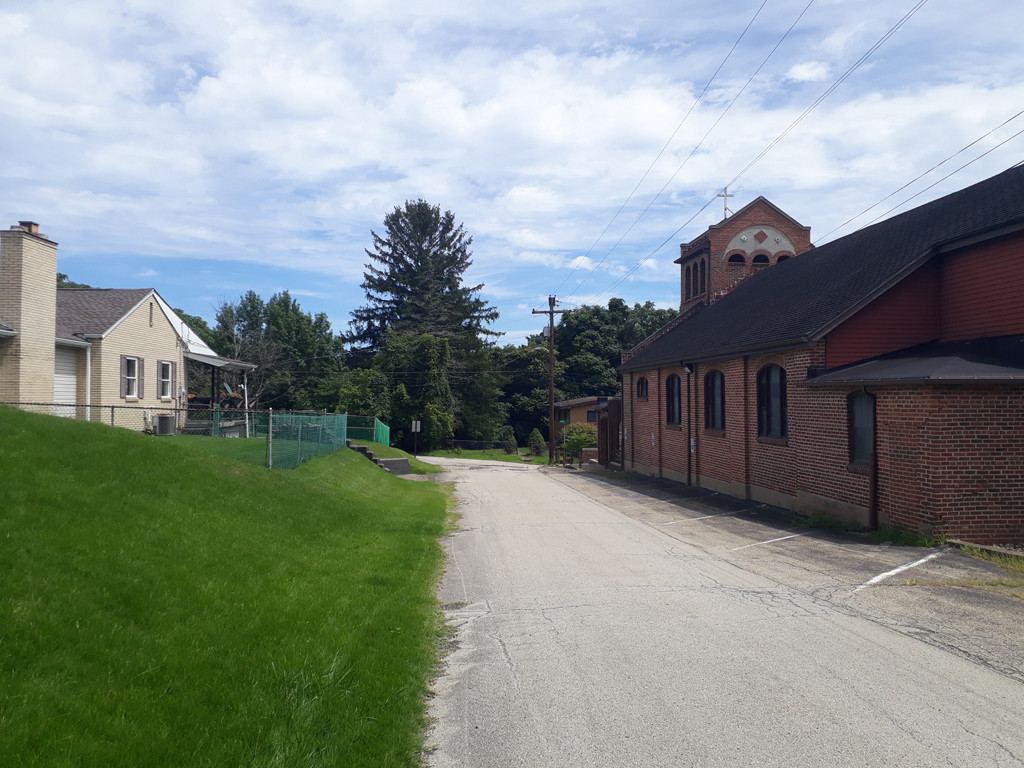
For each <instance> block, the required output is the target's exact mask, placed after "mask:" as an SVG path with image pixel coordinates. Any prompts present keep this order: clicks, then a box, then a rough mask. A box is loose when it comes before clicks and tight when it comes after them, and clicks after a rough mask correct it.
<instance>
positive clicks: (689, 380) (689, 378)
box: [683, 365, 693, 485]
mask: <svg viewBox="0 0 1024 768" xmlns="http://www.w3.org/2000/svg"><path fill="white" fill-rule="evenodd" d="M683 370H684V371H686V484H687V485H693V424H692V423H691V422H692V419H693V413H692V410H693V405H692V403H693V400H692V397H691V392H692V390H693V367H692V366H690V365H684V366H683Z"/></svg>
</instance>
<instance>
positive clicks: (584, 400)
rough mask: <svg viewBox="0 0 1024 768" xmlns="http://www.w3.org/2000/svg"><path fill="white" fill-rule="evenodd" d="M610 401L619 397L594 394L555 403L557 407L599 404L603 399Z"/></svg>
mask: <svg viewBox="0 0 1024 768" xmlns="http://www.w3.org/2000/svg"><path fill="white" fill-rule="evenodd" d="M602 400H603V401H604V402H606V403H607V402H608V401H609V400H618V398H617V397H607V396H605V395H600V396H598V395H593V396H591V397H577V398H576V399H574V400H562V401H561V402H559V403H555V407H556V408H578V407H579V406H581V405H598V404H599V403H600V402H601V401H602Z"/></svg>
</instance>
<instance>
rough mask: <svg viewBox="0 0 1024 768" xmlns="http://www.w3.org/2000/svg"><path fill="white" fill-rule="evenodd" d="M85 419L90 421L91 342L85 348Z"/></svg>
mask: <svg viewBox="0 0 1024 768" xmlns="http://www.w3.org/2000/svg"><path fill="white" fill-rule="evenodd" d="M85 420H86V421H92V344H90V345H89V346H88V347H86V348H85Z"/></svg>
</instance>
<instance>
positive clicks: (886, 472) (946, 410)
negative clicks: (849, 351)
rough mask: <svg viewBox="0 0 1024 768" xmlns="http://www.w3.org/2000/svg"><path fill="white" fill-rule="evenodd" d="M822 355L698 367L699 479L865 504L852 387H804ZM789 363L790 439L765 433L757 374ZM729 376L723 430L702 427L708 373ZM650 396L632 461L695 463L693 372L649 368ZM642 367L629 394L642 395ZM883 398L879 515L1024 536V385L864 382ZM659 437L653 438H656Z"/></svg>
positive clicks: (632, 408)
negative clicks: (679, 420)
mask: <svg viewBox="0 0 1024 768" xmlns="http://www.w3.org/2000/svg"><path fill="white" fill-rule="evenodd" d="M823 361H824V345H823V344H820V345H818V346H817V347H815V348H811V349H804V350H797V351H793V352H789V353H786V354H784V355H778V356H755V357H751V358H749V359H743V358H737V359H732V360H727V361H722V362H716V363H714V364H701V365H698V366H697V367H696V369H695V372H694V375H693V397H692V407H691V409H690V413H691V414H692V418H693V419H694V421H693V423H692V424H691V428H692V435H693V438H694V443H695V448H696V451H695V453H694V454H693V456H692V464H691V470H692V473H693V475H692V476H693V482H694V483H696V482H697V481H698V480H697V479H698V478H699V477H703V478H707V479H714V480H717V481H719V482H722V483H732V484H739V485H740V486H743V485H749V486H750V487H751V489H752V492H751V495H753V496H754V497H755V498H756V497H763V496H764V491H768V492H773V493H776V494H780V495H781V496H783V497H795V496H796V495H797V494H798V493H804V494H811V495H814V496H821V497H824V498H826V499H831V500H835V501H838V502H841V503H843V504H848V505H853V506H855V507H859V508H863V509H866V508H868V507H869V506H870V503H871V478H870V476H869V475H868V474H867V473H866V472H865V471H863V470H858V469H857V468H851V467H850V466H849V455H848V435H847V411H846V408H847V395H848V394H849V393H850V392H852V391H854V389H853V388H849V387H846V388H839V387H835V388H823V387H805V386H799V382H801V381H803V380H804V378H805V376H806V370H807V368H808V367H818V366H821V365H822V364H823ZM770 363H775V364H777V365H781V366H783V367H784V368H785V369H786V379H787V416H788V419H787V421H788V432H789V434H788V437H787V438H786V440H784V441H769V440H764V439H759V438H758V436H757V407H756V406H757V399H756V397H757V372H758V371H759V370H760V369H761V368H762V367H763V366H765V365H768V364H770ZM712 369H717V370H721V371H722V372H723V373H724V374H725V385H726V427H725V430H724V431H723V432H708V431H707V430H705V429H704V376H705V374H706V373H707V372H708V371H710V370H712ZM671 373H676V374H678V375H680V378H681V379H682V381H683V387H684V390H683V407H684V423H683V426H682V427H681V428H673V427H669V426H667V425H666V424H665V414H664V389H663V388H664V381H665V379H667V378H668V376H669V375H670V374H671ZM644 375H646V376H647V378H648V381H649V392H650V397H649V398H648V399H647V400H646V401H638V402H635V401H634V398H632V397H630V398H628V399H627V402H626V404H625V407H626V414H627V416H626V423H627V424H629V425H630V432H629V438H628V439H627V444H626V457H627V461H633V462H636V463H639V464H642V465H644V466H646V467H655V468H656V467H659V466H661V467H664V468H665V469H667V470H671V471H673V472H676V473H679V475H681V476H683V477H685V473H686V471H687V465H686V458H687V450H688V445H687V442H686V440H687V432H686V421H685V420H686V416H687V414H686V411H685V409H686V390H685V387H686V380H687V377H686V374H685V373H683V372H682V371H681V370H680V369H678V368H673V369H671V370H669V369H662V370H660V371H658V370H654V371H648V372H645V374H644ZM637 376H638V375H637V374H632V381H630V382H629V383H628V386H627V388H626V391H627V392H629V393H634V392H635V382H636V378H637ZM868 391H869V392H871V393H872V394H874V395H875V397H876V423H877V436H876V440H877V454H878V479H877V486H878V490H877V503H878V512H879V516H880V519H881V521H882V522H883V523H886V524H889V525H892V526H893V527H896V528H900V529H903V530H907V531H912V532H925V533H942V534H944V535H946V536H949V537H950V538H957V539H963V540H966V541H976V542H981V543H986V542H987V543H996V542H1024V387H1021V386H1019V385H1017V386H1011V385H984V386H981V385H978V386H974V385H964V386H947V387H925V386H921V387H917V388H913V389H910V388H907V387H895V386H893V387H880V388H870V387H869V388H868ZM652 433H654V435H655V444H654V445H652V444H651V434H652Z"/></svg>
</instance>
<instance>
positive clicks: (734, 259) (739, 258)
mask: <svg viewBox="0 0 1024 768" xmlns="http://www.w3.org/2000/svg"><path fill="white" fill-rule="evenodd" d="M729 263H730V264H737V265H739V266H743V265H744V264H746V263H747V261H746V259H744V258H743V254H742V253H734V254H733V255H732V256H730V257H729Z"/></svg>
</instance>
